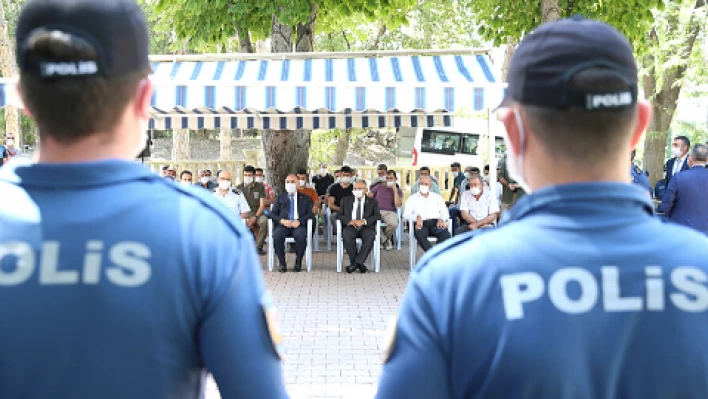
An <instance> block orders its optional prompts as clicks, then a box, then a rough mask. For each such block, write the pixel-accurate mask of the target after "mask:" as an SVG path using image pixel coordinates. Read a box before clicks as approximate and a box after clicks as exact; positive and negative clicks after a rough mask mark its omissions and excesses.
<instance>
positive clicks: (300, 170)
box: [297, 168, 307, 176]
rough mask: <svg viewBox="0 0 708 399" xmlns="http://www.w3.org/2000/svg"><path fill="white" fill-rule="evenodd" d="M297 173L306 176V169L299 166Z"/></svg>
mask: <svg viewBox="0 0 708 399" xmlns="http://www.w3.org/2000/svg"><path fill="white" fill-rule="evenodd" d="M297 174H298V175H305V176H307V170H305V169H304V168H300V169H298V170H297Z"/></svg>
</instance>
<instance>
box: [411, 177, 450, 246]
mask: <svg viewBox="0 0 708 399" xmlns="http://www.w3.org/2000/svg"><path fill="white" fill-rule="evenodd" d="M431 185H432V180H431V179H430V176H422V177H421V178H420V181H419V186H418V192H417V193H415V194H413V195H411V196H410V197H409V198H408V201H406V207H405V208H406V213H405V215H404V217H405V219H406V220H409V221H415V232H414V233H413V234H414V235H415V239H416V240H417V241H418V245H420V247H421V248H423V251H426V252H427V251H428V250H429V249H430V248H431V247H432V245H431V244H430V241H428V237H430V236H434V237H436V238H437V239H438V243H441V242H443V241H445V240H447V239H448V238H450V232H449V231H448V230H447V224H448V222H449V218H450V213H449V212H448V209H447V206H446V205H445V200H444V199H443V197H442V196H441V195H440V194H437V193H434V192H431V190H430V187H431Z"/></svg>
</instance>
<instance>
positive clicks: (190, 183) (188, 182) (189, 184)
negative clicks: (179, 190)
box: [180, 180, 192, 186]
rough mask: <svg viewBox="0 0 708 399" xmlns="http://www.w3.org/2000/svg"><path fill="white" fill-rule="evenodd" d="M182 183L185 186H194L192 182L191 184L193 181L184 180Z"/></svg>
mask: <svg viewBox="0 0 708 399" xmlns="http://www.w3.org/2000/svg"><path fill="white" fill-rule="evenodd" d="M180 183H182V184H184V185H185V186H191V185H192V182H191V181H186V180H182V181H181V182H180Z"/></svg>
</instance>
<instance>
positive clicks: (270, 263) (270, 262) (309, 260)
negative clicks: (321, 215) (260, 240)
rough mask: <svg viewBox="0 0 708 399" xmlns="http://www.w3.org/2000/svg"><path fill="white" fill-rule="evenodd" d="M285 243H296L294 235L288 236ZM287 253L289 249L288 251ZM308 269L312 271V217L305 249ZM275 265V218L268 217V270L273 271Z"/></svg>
mask: <svg viewBox="0 0 708 399" xmlns="http://www.w3.org/2000/svg"><path fill="white" fill-rule="evenodd" d="M285 244H286V245H287V244H295V239H294V238H293V237H287V238H286V239H285ZM286 255H287V251H286ZM305 263H306V264H307V271H308V272H310V271H312V219H310V220H308V221H307V248H306V249H305ZM274 265H275V245H274V244H273V219H268V271H271V272H272V271H273V266H274Z"/></svg>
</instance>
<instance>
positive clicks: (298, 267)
mask: <svg viewBox="0 0 708 399" xmlns="http://www.w3.org/2000/svg"><path fill="white" fill-rule="evenodd" d="M301 271H302V261H301V260H296V261H295V273H300V272H301Z"/></svg>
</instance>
